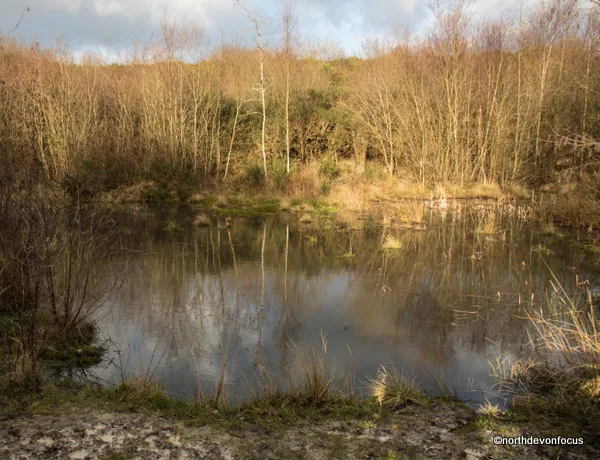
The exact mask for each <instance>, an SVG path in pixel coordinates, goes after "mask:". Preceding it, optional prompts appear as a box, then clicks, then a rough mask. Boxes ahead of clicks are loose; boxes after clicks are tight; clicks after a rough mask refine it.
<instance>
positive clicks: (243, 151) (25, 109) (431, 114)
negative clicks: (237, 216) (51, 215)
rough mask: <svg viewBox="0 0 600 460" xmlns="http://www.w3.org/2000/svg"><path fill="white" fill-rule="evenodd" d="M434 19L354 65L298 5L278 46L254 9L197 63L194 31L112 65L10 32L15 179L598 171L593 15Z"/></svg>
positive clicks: (423, 176)
mask: <svg viewBox="0 0 600 460" xmlns="http://www.w3.org/2000/svg"><path fill="white" fill-rule="evenodd" d="M432 11H433V13H434V15H435V18H436V19H435V23H434V25H433V26H432V27H430V28H429V29H428V30H427V31H426V32H425V33H423V34H419V36H411V35H410V34H408V33H398V34H396V38H395V39H388V40H372V41H370V42H368V43H365V55H364V57H361V58H356V57H351V58H347V57H339V56H338V53H336V47H335V46H333V45H332V46H330V47H329V48H328V47H321V49H320V52H318V53H317V52H314V50H313V51H312V52H311V49H310V48H309V47H307V46H305V44H304V40H303V39H302V37H301V36H299V34H298V24H297V20H296V16H295V14H294V11H293V10H292V9H291V8H286V9H285V11H284V13H283V15H282V16H281V17H279V18H273V17H271V18H270V20H271V21H279V23H280V24H281V26H280V27H279V29H280V31H281V32H282V33H281V37H273V36H271V37H266V38H268V40H267V39H266V38H265V36H264V33H263V29H264V28H263V27H262V26H263V24H264V19H265V18H264V17H262V16H260V15H256V14H252V13H251V12H248V11H246V10H244V12H245V13H247V16H248V19H249V21H250V22H249V24H252V25H253V26H254V29H253V30H254V31H255V38H256V43H255V44H256V46H255V47H249V46H248V44H246V46H241V45H240V44H239V43H236V42H226V41H224V42H223V43H221V44H219V45H218V46H216V47H214V48H212V51H210V55H209V56H210V57H209V58H207V59H202V60H196V61H195V60H194V59H195V57H196V56H198V55H200V54H202V53H205V55H206V52H207V50H206V46H207V45H205V40H204V35H203V32H202V30H200V29H198V28H197V27H195V26H194V25H193V24H189V23H185V22H180V21H176V20H170V19H165V20H164V21H163V22H162V27H161V31H162V34H161V35H160V36H159V37H157V38H156V39H154V40H152V41H150V42H149V43H147V44H146V45H144V46H136V47H135V49H134V51H133V52H132V53H130V55H128V56H127V57H126V58H125V60H124V62H123V63H120V64H114V63H113V64H111V63H105V62H103V61H102V59H101V58H100V57H99V56H94V55H87V56H84V57H83V58H82V59H81V60H78V61H77V62H76V61H75V59H74V55H73V54H72V53H70V52H68V51H67V50H65V49H63V48H61V47H58V46H57V47H53V48H41V47H39V46H37V45H30V44H26V43H22V42H18V41H15V40H14V39H12V38H11V37H10V36H4V37H2V38H1V39H0V44H1V46H0V80H1V82H0V107H1V110H0V149H1V151H2V155H3V157H4V160H3V163H4V164H5V165H7V166H9V167H7V168H6V169H5V171H6V172H5V174H10V175H11V177H13V179H14V178H15V177H14V176H13V173H15V172H19V174H20V176H19V177H22V178H26V179H32V178H34V179H36V180H37V179H43V178H46V179H49V180H51V181H55V182H58V183H62V184H66V185H76V186H77V187H80V188H82V189H85V190H87V191H89V192H91V193H93V192H95V191H99V190H106V189H111V188H115V187H118V186H120V185H127V184H132V183H135V182H137V181H140V180H144V179H153V180H160V179H161V178H165V177H170V178H189V179H190V180H193V181H200V182H202V183H207V184H208V183H211V184H227V183H236V181H244V180H245V181H248V180H250V181H251V182H252V183H254V184H258V183H263V182H264V181H265V179H266V181H267V182H268V183H269V184H271V185H274V186H281V187H283V186H285V183H286V180H287V178H288V177H289V176H290V177H291V176H293V175H294V174H295V173H296V172H297V171H300V170H301V169H302V168H303V167H304V166H305V165H309V164H319V165H321V171H324V172H325V173H326V174H330V175H335V174H336V172H337V169H336V165H337V164H338V162H339V161H340V160H347V161H350V162H354V163H355V164H356V165H357V166H359V167H360V168H365V167H366V165H368V164H380V165H382V167H384V168H385V170H386V171H387V172H388V173H389V174H390V175H393V176H394V177H398V178H402V179H404V180H410V181H413V182H415V183H418V184H421V185H424V186H427V187H430V186H435V185H439V184H446V183H452V184H459V185H465V184H469V183H474V182H485V183H497V184H504V183H507V182H511V183H521V184H526V185H530V186H536V185H541V184H544V183H546V182H547V181H548V180H549V179H550V178H551V175H552V172H553V171H554V169H555V167H556V164H557V162H558V163H560V162H565V161H567V162H571V163H573V164H577V165H585V164H589V163H590V162H593V161H594V158H595V159H596V160H597V155H598V143H597V142H595V139H600V110H599V109H600V55H599V47H598V44H599V43H600V8H599V7H597V6H594V5H593V4H590V5H589V6H588V7H583V6H581V5H580V4H578V3H577V2H576V1H575V0H551V1H546V2H544V3H543V4H542V5H541V6H539V8H537V9H533V10H528V11H522V12H521V13H520V12H519V11H516V12H515V11H511V12H507V14H506V15H505V16H504V17H503V19H500V20H496V21H491V22H477V21H475V20H474V19H473V18H472V17H471V16H470V15H469V14H468V11H467V9H466V6H465V4H464V3H463V2H461V1H459V2H454V3H444V4H442V3H437V4H435V5H434V6H432ZM263 96H264V98H263ZM263 102H264V104H263ZM263 123H264V124H263ZM10 171H12V172H10ZM265 176H266V177H265Z"/></svg>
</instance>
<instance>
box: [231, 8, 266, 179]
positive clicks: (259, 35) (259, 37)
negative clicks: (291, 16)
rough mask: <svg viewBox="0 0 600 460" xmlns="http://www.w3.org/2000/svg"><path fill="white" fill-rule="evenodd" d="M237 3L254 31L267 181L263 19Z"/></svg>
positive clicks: (263, 155) (263, 153) (262, 146)
mask: <svg viewBox="0 0 600 460" xmlns="http://www.w3.org/2000/svg"><path fill="white" fill-rule="evenodd" d="M235 1H236V3H237V4H238V5H240V6H241V7H242V9H243V10H244V12H245V13H246V17H247V18H248V19H250V21H252V24H253V25H254V33H255V34H256V47H257V49H258V53H259V59H260V61H259V66H258V70H259V86H258V91H259V93H260V104H261V108H262V129H261V143H260V146H261V151H262V157H263V169H264V173H265V180H266V181H268V180H269V178H268V173H267V152H266V150H265V128H266V124H267V108H266V102H265V91H266V87H265V53H264V42H263V26H264V23H265V19H264V18H263V17H261V16H260V15H259V14H257V13H255V12H252V11H250V10H248V9H247V8H246V7H245V6H244V4H243V3H242V1H241V0H235Z"/></svg>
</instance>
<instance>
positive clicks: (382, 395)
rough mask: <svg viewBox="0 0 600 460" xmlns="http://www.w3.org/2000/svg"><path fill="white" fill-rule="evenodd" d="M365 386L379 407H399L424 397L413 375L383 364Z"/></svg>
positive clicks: (420, 400) (419, 400)
mask: <svg viewBox="0 0 600 460" xmlns="http://www.w3.org/2000/svg"><path fill="white" fill-rule="evenodd" d="M367 387H368V389H369V393H370V394H371V396H373V397H374V398H375V399H376V400H377V402H378V403H379V405H380V406H381V407H383V406H385V407H387V408H390V409H400V408H402V407H405V406H406V405H407V404H409V403H419V402H422V401H423V400H424V398H425V395H424V394H423V393H422V392H421V391H420V390H419V389H418V384H417V382H416V380H415V379H414V378H413V377H407V376H405V375H404V374H403V373H401V372H400V371H398V370H397V369H388V368H387V367H385V366H381V367H380V369H379V371H378V372H377V375H376V376H375V377H374V378H372V379H370V380H369V381H368V383H367Z"/></svg>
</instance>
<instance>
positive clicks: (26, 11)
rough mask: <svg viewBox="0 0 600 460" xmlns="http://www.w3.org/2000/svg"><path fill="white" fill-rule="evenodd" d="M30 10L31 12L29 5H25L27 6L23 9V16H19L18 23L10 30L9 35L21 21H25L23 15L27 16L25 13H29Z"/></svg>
mask: <svg viewBox="0 0 600 460" xmlns="http://www.w3.org/2000/svg"><path fill="white" fill-rule="evenodd" d="M29 12H30V10H29V7H28V6H25V8H23V11H21V17H20V18H19V22H17V25H16V26H14V27H13V28H12V29H10V30H9V31H8V34H9V35H10V34H12V33H13V32H15V31H16V30H17V28H18V27H19V26H20V25H21V22H23V17H24V16H25V13H29Z"/></svg>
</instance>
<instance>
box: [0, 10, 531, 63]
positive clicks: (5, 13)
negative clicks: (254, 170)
mask: <svg viewBox="0 0 600 460" xmlns="http://www.w3.org/2000/svg"><path fill="white" fill-rule="evenodd" d="M523 1H524V2H525V3H527V4H529V5H531V4H532V3H534V2H536V1H539V0H523ZM519 3H520V0H474V1H472V4H471V6H470V10H471V13H472V14H473V16H474V19H475V20H478V19H486V18H498V17H499V16H500V15H501V14H507V12H508V14H513V15H516V14H518V9H519ZM244 4H245V6H246V8H247V9H248V10H250V11H255V12H257V13H259V14H260V15H262V16H263V17H265V18H267V19H268V22H267V26H266V30H267V34H266V38H267V41H268V42H270V43H271V44H276V43H278V42H279V41H280V40H281V30H282V27H281V20H280V17H281V11H282V5H283V3H282V0H244ZM293 4H294V7H295V10H296V13H297V17H298V32H299V34H300V35H301V36H302V37H303V38H304V39H306V40H308V41H310V42H313V43H314V42H317V41H324V42H327V41H334V42H336V43H338V44H339V45H340V46H341V47H342V48H343V51H344V52H345V53H346V54H347V55H360V54H361V52H362V46H363V43H364V41H365V40H366V39H372V38H377V37H379V38H381V37H385V36H387V35H388V34H391V33H392V31H393V30H394V28H397V29H404V28H406V27H408V28H409V29H411V30H412V31H413V32H417V33H418V32H419V31H422V30H424V29H425V28H426V27H427V26H428V24H429V23H430V22H431V20H432V14H431V11H430V9H429V8H428V0H295V1H293ZM25 6H27V7H29V10H30V11H29V12H28V13H25V15H24V17H23V20H22V22H21V23H20V24H19V27H18V28H17V30H16V31H14V32H12V35H13V36H15V37H17V38H19V39H23V40H26V41H34V40H35V41H38V42H39V43H41V44H42V45H49V44H52V43H54V42H55V41H56V40H57V39H59V38H60V39H61V40H62V43H63V44H65V45H67V46H68V47H69V48H70V49H71V50H72V51H73V52H74V53H76V55H81V54H82V53H85V52H86V51H93V52H100V53H102V54H104V55H105V56H106V57H108V58H112V59H115V58H116V56H118V55H119V53H123V52H127V50H130V49H131V48H132V46H133V43H134V41H135V40H138V41H147V40H148V39H149V38H150V37H151V36H152V35H153V34H154V35H156V34H158V32H159V30H160V21H161V18H162V17H163V15H164V14H165V10H166V11H167V14H168V15H169V16H170V17H172V18H174V19H178V20H181V19H184V20H186V21H190V22H193V23H195V24H197V25H200V26H201V27H202V28H203V30H204V31H205V34H206V37H207V42H208V45H207V46H208V47H214V46H216V45H218V44H219V43H220V42H221V39H222V37H224V38H225V39H231V38H237V39H238V42H241V43H244V44H247V45H248V46H250V45H251V44H252V43H253V42H252V35H251V23H250V22H249V20H248V18H246V17H245V16H244V10H243V9H242V8H240V7H239V6H236V5H235V4H234V0H170V1H169V0H0V32H1V33H4V34H7V33H9V31H11V29H13V28H14V27H15V25H16V24H17V23H18V22H19V18H20V16H21V12H22V11H23V9H24V8H25Z"/></svg>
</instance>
